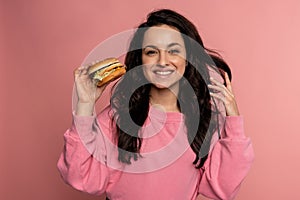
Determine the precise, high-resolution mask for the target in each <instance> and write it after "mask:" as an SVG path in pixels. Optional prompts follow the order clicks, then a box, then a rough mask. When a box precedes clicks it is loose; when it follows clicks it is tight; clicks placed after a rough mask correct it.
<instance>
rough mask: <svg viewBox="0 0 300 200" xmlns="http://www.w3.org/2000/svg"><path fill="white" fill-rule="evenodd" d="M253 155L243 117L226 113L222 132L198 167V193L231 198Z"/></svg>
mask: <svg viewBox="0 0 300 200" xmlns="http://www.w3.org/2000/svg"><path fill="white" fill-rule="evenodd" d="M253 159H254V152H253V148H252V143H251V141H250V139H249V138H247V137H246V136H245V135H244V127H243V118H242V117H241V116H227V117H226V119H225V131H224V136H223V137H222V138H221V139H220V140H218V142H217V143H216V144H215V146H214V147H213V149H212V151H211V152H210V154H209V155H208V159H207V160H206V162H205V164H204V166H203V167H202V168H201V169H200V174H201V179H200V184H199V193H200V194H202V195H204V196H206V197H209V198H212V199H224V200H225V199H234V197H235V196H236V194H237V192H238V190H239V188H240V186H241V183H242V181H243V179H244V178H245V177H246V175H247V173H248V171H249V170H250V167H251V164H252V162H253Z"/></svg>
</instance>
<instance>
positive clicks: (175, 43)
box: [168, 42, 182, 48]
mask: <svg viewBox="0 0 300 200" xmlns="http://www.w3.org/2000/svg"><path fill="white" fill-rule="evenodd" d="M177 45H178V46H180V47H182V45H181V44H179V43H177V42H172V43H171V44H169V45H168V48H170V47H173V46H177Z"/></svg>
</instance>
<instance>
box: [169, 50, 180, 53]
mask: <svg viewBox="0 0 300 200" xmlns="http://www.w3.org/2000/svg"><path fill="white" fill-rule="evenodd" d="M169 53H170V54H179V53H180V51H179V50H178V49H170V50H169Z"/></svg>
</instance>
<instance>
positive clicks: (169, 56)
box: [142, 25, 186, 88]
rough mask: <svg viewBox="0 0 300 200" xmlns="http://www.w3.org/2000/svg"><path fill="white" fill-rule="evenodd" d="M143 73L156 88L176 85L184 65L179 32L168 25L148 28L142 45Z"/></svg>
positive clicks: (182, 44)
mask: <svg viewBox="0 0 300 200" xmlns="http://www.w3.org/2000/svg"><path fill="white" fill-rule="evenodd" d="M142 48H143V49H142V62H143V71H144V75H145V77H146V78H147V80H148V81H149V82H151V83H152V84H153V85H154V86H155V87H157V88H170V87H173V86H175V85H176V86H178V81H179V80H180V78H181V77H182V76H183V74H184V71H185V66H186V49H185V45H184V41H183V38H182V36H181V33H180V32H179V31H178V30H177V29H176V28H173V27H170V26H168V25H161V26H154V27H151V28H149V29H148V30H147V31H146V32H145V35H144V40H143V45H142Z"/></svg>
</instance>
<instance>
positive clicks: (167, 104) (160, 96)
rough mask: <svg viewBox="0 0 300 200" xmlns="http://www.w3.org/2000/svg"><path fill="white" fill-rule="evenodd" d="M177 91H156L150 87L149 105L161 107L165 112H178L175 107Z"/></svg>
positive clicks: (156, 89) (176, 106)
mask: <svg viewBox="0 0 300 200" xmlns="http://www.w3.org/2000/svg"><path fill="white" fill-rule="evenodd" d="M177 94H178V91H172V90H171V89H168V88H166V89H158V88H155V87H152V88H151V90H150V104H151V105H159V106H162V107H163V109H164V110H165V111H166V112H180V110H179V108H178V105H177Z"/></svg>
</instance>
